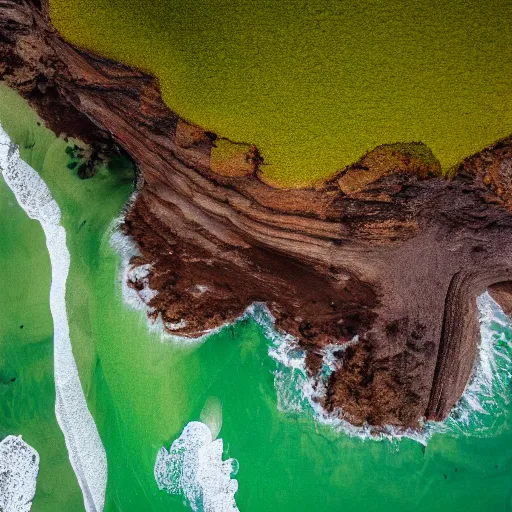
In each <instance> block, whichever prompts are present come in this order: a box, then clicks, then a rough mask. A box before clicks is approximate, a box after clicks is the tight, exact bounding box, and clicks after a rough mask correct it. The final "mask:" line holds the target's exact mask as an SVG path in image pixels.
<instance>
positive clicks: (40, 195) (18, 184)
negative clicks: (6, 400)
mask: <svg viewBox="0 0 512 512" xmlns="http://www.w3.org/2000/svg"><path fill="white" fill-rule="evenodd" d="M0 169H1V170H2V174H3V177H4V179H5V182H6V183H7V185H8V186H9V188H10V189H11V190H12V191H13V193H14V195H15V197H16V199H17V201H18V203H19V205H20V206H21V207H22V208H23V209H24V210H25V211H26V212H27V215H28V216H29V217H30V218H32V219H35V220H38V221H39V222H40V223H41V226H42V228H43V230H44V233H45V236H46V247H47V248H48V253H49V255H50V261H51V266H52V284H51V289H50V309H51V313H52V318H53V331H54V333H53V343H54V374H55V390H56V404H55V414H56V416H57V421H58V423H59V425H60V428H61V430H62V432H63V434H64V438H65V441H66V447H67V449H68V453H69V458H70V461H71V465H72V467H73V470H74V472H75V474H76V476H77V479H78V482H79V484H80V487H81V489H82V493H83V496H84V503H85V507H86V509H87V511H88V512H99V511H101V510H103V506H104V502H105V489H106V484H107V458H106V454H105V449H104V447H103V444H102V442H101V439H100V436H99V434H98V430H97V428H96V424H95V423H94V419H93V417H92V415H91V413H90V411H89V409H88V407H87V402H86V400H85V397H84V393H83V390H82V386H81V383H80V378H79V376H78V370H77V367H76V363H75V359H74V357H73V351H72V346H71V340H70V338H69V324H68V316H67V311H66V281H67V277H68V272H69V264H70V256H69V251H68V249H67V246H66V231H65V229H64V228H63V227H62V226H61V225H60V219H61V212H60V208H59V206H58V204H57V203H56V201H55V200H54V199H53V198H52V195H51V193H50V191H49V189H48V187H47V186H46V184H45V183H44V181H43V180H42V179H41V177H40V176H39V174H37V172H36V171H35V170H34V169H32V168H31V167H30V166H29V165H28V164H27V163H25V162H24V161H23V160H21V158H20V155H19V150H18V148H17V147H16V146H15V145H14V144H13V143H12V142H11V141H10V139H9V137H8V135H7V134H6V133H5V131H4V130H3V129H2V127H1V125H0Z"/></svg>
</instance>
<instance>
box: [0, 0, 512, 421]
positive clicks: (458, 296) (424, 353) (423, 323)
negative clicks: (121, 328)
mask: <svg viewBox="0 0 512 512" xmlns="http://www.w3.org/2000/svg"><path fill="white" fill-rule="evenodd" d="M0 39H1V41H2V46H1V48H0V76H1V78H2V79H3V80H5V81H6V82H7V83H8V84H9V85H10V86H12V87H14V88H16V89H17V90H18V91H20V92H21V93H22V94H23V95H24V97H25V98H27V99H28V101H30V102H31V104H32V105H33V106H34V107H35V108H36V109H37V110H38V112H39V113H40V115H41V116H42V117H43V118H44V119H45V120H46V122H47V123H48V125H49V126H50V127H51V128H52V129H53V130H54V131H56V133H65V134H67V135H72V136H77V137H80V138H82V139H84V140H85V141H86V142H89V143H91V144H92V145H93V146H95V147H103V146H108V145H113V144H115V145H118V146H119V147H121V148H123V149H124V150H125V151H126V152H127V153H128V154H129V155H130V156H131V158H132V159H133V161H134V162H135V163H136V165H137V168H138V186H139V194H138V197H137V199H136V201H135V202H134V203H133V205H132V206H131V208H130V210H129V212H128V213H127V215H126V220H125V223H124V226H123V229H124V230H125V232H126V233H127V234H129V235H130V236H132V237H133V238H134V240H135V241H136V242H137V244H138V246H139V248H140V252H141V256H140V257H139V258H138V260H137V261H136V262H134V263H140V264H150V265H151V267H150V270H149V271H148V275H147V276H145V279H147V282H148V283H149V286H150V287H151V288H152V289H154V290H157V291H158V292H159V293H158V294H157V295H156V296H154V297H151V298H150V302H149V305H150V306H151V308H152V310H153V312H154V313H153V314H154V315H161V317H162V319H163V321H164V324H165V325H166V326H167V328H169V329H170V330H172V331H173V332H175V333H177V334H180V335H186V336H197V335H200V334H202V333H204V332H205V331H206V330H208V329H212V328H215V327H217V326H220V325H222V324H224V323H225V322H227V321H232V320H234V319H235V318H236V317H238V316H239V315H240V314H241V313H242V312H243V311H244V310H245V309H246V308H247V306H249V305H250V304H251V303H252V302H254V301H264V302H266V303H267V305H268V307H269V308H270V310H271V312H272V314H273V315H274V316H275V318H276V325H277V327H278V328H280V329H283V330H285V331H288V332H290V333H292V334H293V335H294V336H296V338H297V340H298V343H299V344H300V345H301V346H302V347H303V348H304V349H305V350H306V351H307V353H308V357H307V361H308V364H309V368H310V371H311V373H312V374H313V375H314V374H315V372H316V371H318V367H319V365H318V361H319V353H320V351H321V349H322V347H324V346H326V345H331V344H339V345H340V347H342V346H343V345H344V344H345V343H346V342H347V341H349V340H351V339H352V338H353V337H354V336H355V335H357V336H358V339H359V341H358V343H355V344H352V345H350V347H348V348H347V349H346V350H340V351H339V352H338V353H337V355H338V357H339V358H340V359H341V363H342V364H341V365H340V367H339V369H338V370H337V371H335V372H334V373H333V374H332V375H331V377H330V380H329V383H328V394H327V397H326V399H325V404H324V406H325V408H326V409H328V410H329V411H333V412H336V411H339V410H341V411H342V413H340V414H343V415H344V417H345V418H346V419H348V420H349V421H351V422H352V423H354V424H364V423H369V424H371V425H375V426H380V425H384V424H392V425H395V426H397V427H404V428H405V427H412V428H417V427H419V425H420V420H421V418H423V417H426V418H428V419H434V420H441V419H443V418H444V417H446V415H447V414H448V413H449V411H450V409H451V408H452V406H453V405H454V403H455V402H456V401H457V400H458V398H459V397H460V396H461V394H462V392H463V390H464V387H465V386H466V383H467V382H468V379H469V377H470V375H471V371H472V368H473V365H474V361H475V357H476V349H477V345H478V341H479V330H478V319H477V309H476V302H475V301H476V297H477V296H478V295H479V294H480V293H482V292H483V291H484V290H486V289H487V288H489V287H492V286H493V285H495V284H497V283H500V284H497V285H496V286H495V287H494V288H493V290H495V293H494V292H493V293H494V296H495V298H496V299H497V300H498V301H507V300H508V297H509V296H510V286H509V284H504V283H507V282H508V281H512V199H511V197H512V184H511V181H512V137H510V138H507V139H504V140H502V141H500V142H498V143H496V144H495V145H494V146H492V147H489V148H487V149H485V150H484V151H482V152H481V153H479V154H478V155H475V156H473V157H471V158H468V159H467V160H465V161H464V162H462V163H461V164H460V165H459V166H458V168H457V169H454V172H453V173H452V175H451V176H450V177H449V178H447V177H442V176H441V175H440V167H439V163H438V162H437V160H436V159H435V158H434V156H433V155H432V154H431V152H430V151H429V150H428V148H426V147H425V146H424V145H423V144H420V143H410V144H395V145H386V146H381V147H379V148H376V149H374V150H373V151H371V152H369V153H367V154H366V155H364V156H363V157H362V158H361V160H360V161H359V162H357V163H355V164H353V165H351V166H350V167H349V168H347V169H344V170H342V171H340V173H339V174H338V175H336V176H334V177H333V179H331V180H328V181H326V182H325V183H322V184H318V185H317V186H316V187H313V188H308V189H294V190H282V189H276V188H272V187H270V186H268V185H266V184H265V183H264V182H263V181H262V180H261V179H260V177H259V176H260V172H261V171H260V164H261V162H262V158H264V156H265V155H264V154H263V155H262V154H261V153H260V151H259V150H258V148H256V147H254V146H250V145H240V144H234V143H232V142H230V141H226V139H219V138H218V137H217V136H216V135H215V134H213V133H210V132H207V131H205V130H202V129H201V128H200V127H197V126H193V125H191V124H190V123H188V122H187V121H186V120H184V119H180V118H179V116H178V115H176V114H175V113H173V112H172V111H171V110H169V109H168V108H167V107H166V105H164V103H163V101H162V99H161V96H160V93H159V91H158V87H157V84H156V82H155V80H153V78H151V77H149V76H147V75H145V74H143V73H141V72H139V71H137V70H134V69H130V68H128V67H126V66H123V65H121V64H118V63H115V62H112V61H110V60H107V59H103V58H100V57H97V56H94V55H91V54H90V53H88V52H86V51H84V50H81V49H79V48H76V47H74V46H72V45H70V44H68V43H66V42H65V41H63V40H62V39H61V38H60V36H59V34H58V33H57V32H56V31H55V29H54V28H53V27H52V25H51V22H50V19H49V16H48V9H47V6H46V4H45V2H44V1H43V2H42V4H40V3H39V2H37V1H35V0H17V1H13V0H0ZM230 145H233V146H232V147H230ZM131 286H133V287H134V288H135V289H139V290H141V289H142V288H143V286H144V284H143V283H141V282H138V281H137V279H136V278H134V279H133V281H132V282H131ZM493 290H491V291H493Z"/></svg>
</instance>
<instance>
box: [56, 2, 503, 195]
mask: <svg viewBox="0 0 512 512" xmlns="http://www.w3.org/2000/svg"><path fill="white" fill-rule="evenodd" d="M51 7H52V10H51V12H52V19H53V22H54V23H55V25H56V26H57V28H58V29H59V30H60V31H61V33H62V34H63V35H64V36H65V37H66V38H67V39H68V40H70V41H71V42H73V43H75V44H78V45H80V46H84V47H87V48H89V49H91V50H93V51H95V52H97V53H100V54H102V55H105V56H108V57H111V58H113V59H116V60H121V61H123V62H125V63H127V64H130V65H133V66H136V67H139V68H142V69H144V70H146V71H148V72H150V73H152V74H154V75H156V76H157V77H158V78H159V80H160V84H161V87H162V91H163V95H164V99H165V101H166V102H167V104H168V105H169V106H170V107H171V108H172V109H174V110H176V111H177V112H178V113H179V114H180V115H182V116H183V117H185V118H186V119H188V120H190V121H192V122H194V123H197V124H199V125H201V126H202V127H204V128H207V129H209V130H212V131H214V132H216V133H217V134H219V135H221V136H224V137H228V138H230V139H232V140H234V141H242V142H249V143H254V144H256V145H257V146H258V147H259V148H260V149H261V151H262V153H263V156H264V158H265V163H266V165H265V167H264V168H263V172H264V176H265V177H266V178H267V180H269V181H271V182H273V183H279V184H280V185H284V186H299V185H304V184H308V183H312V182H314V181H315V180H318V179H321V178H323V177H326V176H328V175H330V174H332V173H333V172H335V171H336V170H337V169H339V168H342V167H344V166H345V165H347V164H349V163H351V162H353V161H354V160H356V159H358V158H359V157H360V156H361V155H362V154H363V153H364V152H365V151H367V150H369V149H372V148H373V147H375V146H376V145H378V144H382V143H392V142H411V141H422V142H424V143H426V144H427V145H428V146H430V147H431V148H432V150H433V151H434V154H435V155H436V156H437V158H439V160H440V161H441V164H442V165H443V167H444V168H445V169H447V168H449V167H450V166H452V165H454V164H455V163H457V162H458V161H459V160H460V159H462V158H463V157H465V156H467V155H469V154H471V153H473V152H476V151H478V150H479V149H481V148H483V147H485V146H486V145H488V144H490V143H492V142H494V141H495V140H497V139H498V138H501V137H503V136H506V135H508V134H510V133H512V72H511V69H512V28H511V27H512V3H510V2H506V0H488V1H485V2H483V1H481V0H452V1H448V0H440V1H436V2H432V1H431V0H362V1H361V0H346V1H339V0H314V1H305V0H304V1H297V0H290V1H281V2H279V1H276V0H260V1H258V2H255V1H253V0H236V1H232V0H219V1H215V2H214V1H212V0H196V1H194V2H191V1H189V0H153V1H151V2H148V1H141V0H80V1H79V0H51Z"/></svg>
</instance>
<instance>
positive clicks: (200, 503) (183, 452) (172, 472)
mask: <svg viewBox="0 0 512 512" xmlns="http://www.w3.org/2000/svg"><path fill="white" fill-rule="evenodd" d="M222 452H223V443H222V439H214V436H213V435H212V432H211V431H210V429H209V428H208V426H207V425H205V424H204V423H201V422H199V421H191V422H190V423H188V424H187V425H186V426H185V428H184V429H183V432H182V433H181V435H180V437H178V439H176V440H175V441H174V442H173V443H172V445H171V448H170V450H169V451H167V450H166V449H165V448H164V447H162V448H160V451H159V452H158V454H157V456H156V462H155V468H154V474H155V480H156V482H157V484H158V488H159V489H160V490H165V491H167V492H168V493H169V494H174V495H176V496H182V497H184V498H185V499H186V501H187V503H188V504H189V505H190V508H191V509H192V510H193V511H194V512H197V511H202V512H238V507H237V506H236V502H235V493H236V491H237V490H238V482H237V481H236V480H235V479H232V478H231V476H232V475H234V474H236V472H237V470H238V462H237V461H236V460H235V459H227V460H222Z"/></svg>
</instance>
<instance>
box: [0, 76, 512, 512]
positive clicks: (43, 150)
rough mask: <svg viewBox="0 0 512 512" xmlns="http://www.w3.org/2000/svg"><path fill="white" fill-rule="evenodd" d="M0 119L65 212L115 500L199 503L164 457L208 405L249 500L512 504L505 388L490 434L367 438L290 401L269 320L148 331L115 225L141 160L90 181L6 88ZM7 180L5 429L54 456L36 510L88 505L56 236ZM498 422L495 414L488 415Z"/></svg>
mask: <svg viewBox="0 0 512 512" xmlns="http://www.w3.org/2000/svg"><path fill="white" fill-rule="evenodd" d="M0 122H1V123H2V125H3V127H4V129H5V130H6V131H7V133H8V134H9V135H10V137H11V139H12V140H13V141H14V142H15V143H17V144H19V145H20V151H21V156H22V157H23V158H24V159H25V160H26V161H27V162H28V163H29V164H30V165H32V166H33V167H34V168H35V169H36V170H37V171H38V172H39V174H40V176H41V177H42V178H43V179H44V181H45V182H46V184H47V185H48V187H49V189H50V191H51V193H52V195H53V198H54V199H55V200H56V202H57V203H58V205H59V207H60V209H61V211H62V225H63V226H64V227H65V229H66V234H67V245H68V249H69V252H70V256H71V267H70V273H69V277H68V282H67V287H68V288H67V290H68V293H67V308H68V317H69V324H70V337H71V343H72V345H73V353H74V357H75V359H76V361H77V366H78V370H79V374H80V380H81V383H82V387H83V389H84V393H85V396H86V399H87V403H88V406H89V409H90V410H91V413H92V415H93V417H94V419H95V422H96V425H97V427H98V430H99V433H100V436H101V438H102V441H103V445H104V447H105V450H106V454H107V460H108V484H107V494H106V504H105V510H106V511H110V512H114V511H115V512H118V511H120V512H132V511H137V512H138V511H142V510H144V511H149V510H151V511H173V510H190V509H189V508H188V506H187V505H186V504H184V503H183V498H182V497H179V496H173V495H170V494H168V493H167V492H165V490H159V488H158V485H157V482H156V480H155V476H154V466H155V461H156V457H157V454H158V452H159V450H160V449H161V448H162V447H166V448H167V449H169V447H170V446H171V445H172V443H173V442H174V441H175V440H176V439H178V438H179V437H180V435H181V434H182V432H183V430H184V428H185V426H186V425H187V424H188V423H189V422H191V421H199V420H203V419H205V418H207V417H208V416H211V414H205V410H206V411H208V410H218V406H219V405H220V407H221V411H222V422H221V425H222V426H221V430H220V432H219V437H220V438H222V440H223V448H224V453H223V458H224V460H227V459H229V458H235V459H236V460H237V461H238V465H239V469H238V472H237V474H236V480H237V482H238V491H237V493H236V495H235V499H236V504H237V506H238V508H239V509H240V510H242V511H244V512H257V511H261V512H268V511H270V510H271V511H276V512H279V511H283V512H285V511H287V512H288V511H290V510H291V511H297V512H299V511H300V512H307V511H311V512H313V511H316V510H322V511H339V510H347V511H352V510H358V511H363V512H366V511H368V512H370V511H373V510H393V512H410V511H411V510H415V511H429V512H433V511H434V512H441V511H443V512H444V511H446V510H450V511H451V512H453V511H455V512H458V511H460V512H463V511H464V512H487V511H494V510H510V507H511V506H512V503H511V501H510V497H511V495H512V450H511V449H509V447H510V446H512V427H511V425H510V421H511V419H512V415H511V414H510V413H511V411H510V407H509V406H508V402H507V400H508V398H507V397H504V398H501V397H497V398H498V399H499V401H498V407H497V412H496V414H497V413H500V414H501V416H500V417H501V421H500V422H499V425H498V426H496V427H492V428H491V431H487V432H486V433H485V436H483V437H482V436H481V435H480V436H468V435H462V434H458V435H455V434H435V435H434V436H433V437H432V438H431V439H430V441H429V443H428V445H427V447H426V448H424V447H423V446H422V445H421V444H419V443H417V442H415V441H412V440H410V439H403V440H401V441H399V442H398V441H392V442H389V441H379V442H376V441H370V440H365V441H363V440H362V439H359V438H353V437H348V436H347V435H345V434H343V433H342V432H336V431H335V430H333V429H332V428H330V427H328V426H325V425H321V424H319V423H318V422H317V421H315V420H314V419H313V418H312V416H311V415H309V414H306V413H284V412H282V411H280V410H279V408H278V398H277V392H276V388H275V372H276V371H277V370H279V371H282V370H283V368H282V367H279V366H278V365H277V363H276V362H275V361H274V360H273V359H272V358H271V357H270V356H269V343H270V340H269V339H268V338H267V337H266V334H265V333H266V331H265V329H264V328H262V327H261V326H260V325H259V324H257V323H256V322H255V321H253V320H252V319H251V318H246V319H244V320H242V321H240V322H238V323H237V324H236V325H234V326H231V327H226V328H225V329H223V330H222V331H221V332H219V333H217V334H215V335H213V336H211V337H210V338H209V339H207V340H206V341H204V342H203V343H200V344H197V343H196V344H194V343H189V344H187V343H183V342H181V343H175V342H172V341H169V340H166V339H162V338H161V336H160V334H159V332H158V331H149V330H148V326H147V322H146V318H145V315H144V313H143V312H142V311H136V310H134V309H131V308H129V307H128V306H127V305H126V304H125V303H124V302H123V296H122V286H121V282H120V268H121V259H120V256H119V254H118V253H117V252H116V251H115V250H114V249H113V248H112V246H111V235H112V229H113V221H114V219H115V218H116V217H117V216H119V215H120V213H121V210H122V207H123V205H124V204H125V202H126V201H127V199H128V198H129V197H130V195H131V193H132V191H133V170H132V169H131V168H130V166H129V165H128V164H127V163H125V164H124V165H121V164H120V163H119V162H118V163H117V164H116V165H113V166H110V167H104V168H102V169H100V171H99V172H98V174H97V175H96V176H95V177H94V178H92V179H90V180H85V181H83V180H80V179H79V178H78V177H77V176H76V173H75V172H74V171H72V170H70V169H68V168H67V166H66V165H67V164H68V163H69V156H68V155H67V154H66V152H65V148H66V146H67V143H66V142H65V141H64V140H63V139H57V138H56V137H55V136H53V135H52V134H51V133H50V132H49V131H48V130H46V129H45V128H44V127H43V126H38V125H37V122H38V119H37V116H36V115H35V114H34V113H33V112H32V111H31V110H30V108H29V107H28V106H27V105H26V104H25V103H24V101H23V100H21V99H20V98H19V97H18V96H17V95H16V94H15V93H14V92H13V91H11V90H9V89H7V88H6V87H5V86H1V87H0ZM0 190H1V191H2V196H1V199H2V201H1V202H0V208H1V212H2V215H1V217H0V228H1V240H2V245H1V246H0V255H1V257H2V259H1V263H2V268H3V269H4V270H5V271H4V272H3V273H2V276H1V279H2V280H4V281H2V283H5V284H3V286H2V288H1V293H2V304H5V306H3V308H2V310H1V311H0V326H1V328H2V331H1V332H2V336H1V337H0V350H1V351H2V354H3V355H4V357H3V359H2V364H3V366H2V368H3V371H4V373H5V375H7V377H8V379H7V380H9V379H10V378H11V376H14V377H17V379H21V380H22V382H24V383H25V384H24V385H23V386H22V387H19V388H16V387H12V385H11V384H7V385H5V384H4V383H3V381H2V383H0V386H1V391H2V392H3V393H4V396H6V397H10V398H9V399H6V400H3V401H2V406H1V409H0V411H1V414H2V416H0V429H1V431H2V432H4V433H5V435H8V434H18V433H21V434H23V435H24V438H26V440H27V442H29V443H30V444H31V446H33V447H34V448H35V449H37V450H38V452H39V454H40V457H41V462H40V464H41V466H40V475H39V479H38V483H37V490H36V498H35V500H34V504H33V507H32V510H33V511H34V512H39V511H42V510H45V511H46V510H48V511H50V510H52V511H61V510H62V511H68V510H73V511H75V510H76V511H78V510H83V499H82V496H81V495H80V490H79V488H78V484H77V482H76V478H75V476H74V473H73V470H72V468H71V465H70V464H69V459H68V455H67V453H66V451H65V446H64V439H63V436H62V433H61V432H60V431H59V429H58V426H57V424H56V421H55V417H54V415H53V406H54V382H53V377H52V375H53V373H52V372H53V368H52V362H51V361H52V325H51V316H50V312H49V307H48V304H49V301H48V294H49V285H50V271H51V269H50V266H49V261H48V256H47V252H46V248H45V247H44V237H43V233H42V230H41V229H40V226H39V225H38V223H35V222H34V221H30V220H29V219H28V218H27V217H26V215H25V214H24V212H23V211H22V210H21V209H20V208H19V207H18V206H17V205H16V204H15V202H14V198H13V197H12V196H10V195H9V191H8V190H6V188H5V184H4V183H3V181H1V180H0ZM4 198H5V199H4ZM21 324H23V325H24V328H23V329H20V325H21ZM4 326H6V327H4ZM25 329H27V330H26V331H25ZM492 329H494V331H495V335H496V336H500V337H501V338H500V339H502V340H504V341H503V343H505V345H506V344H507V343H508V342H509V341H510V340H511V336H512V333H511V331H510V326H509V325H507V324H498V323H495V324H492ZM21 332H23V333H24V334H23V336H26V337H23V336H22V335H21ZM25 332H26V333H27V334H25ZM503 364H504V365H506V364H507V363H506V362H504V363H503ZM498 371H502V372H504V373H507V372H510V367H507V366H505V367H504V368H501V369H498ZM9 372H10V373H9ZM4 380H5V379H4ZM17 382H18V380H17V381H16V382H15V383H14V384H16V383H17ZM205 404H206V405H207V407H206V409H205ZM208 404H209V405H208ZM212 404H215V406H212ZM500 411H501V412H500ZM215 415H216V416H218V412H216V413H215ZM485 418H488V420H485ZM494 420H495V416H493V415H488V416H484V421H488V422H489V425H491V424H493V422H494ZM216 424H217V425H220V422H219V421H217V422H216ZM13 430H16V432H13ZM45 475H46V476H45ZM45 479H46V480H45ZM44 482H46V483H44Z"/></svg>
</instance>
